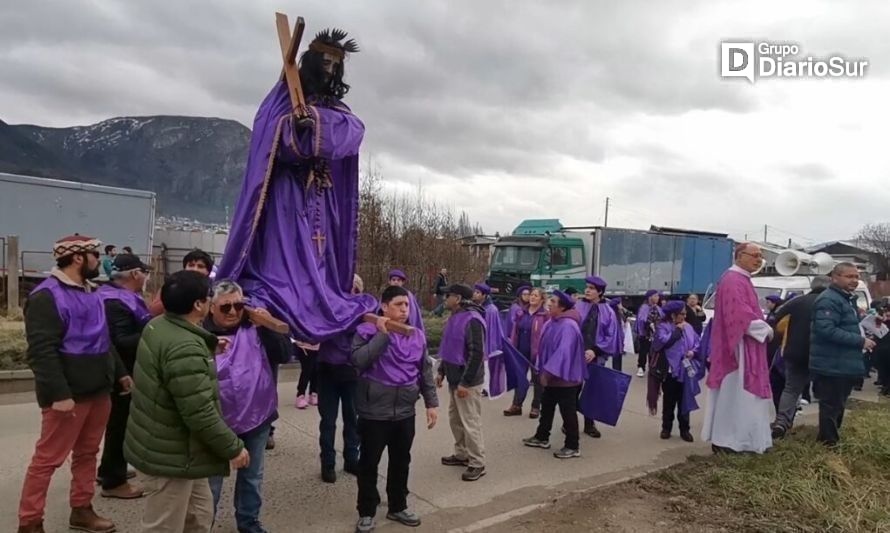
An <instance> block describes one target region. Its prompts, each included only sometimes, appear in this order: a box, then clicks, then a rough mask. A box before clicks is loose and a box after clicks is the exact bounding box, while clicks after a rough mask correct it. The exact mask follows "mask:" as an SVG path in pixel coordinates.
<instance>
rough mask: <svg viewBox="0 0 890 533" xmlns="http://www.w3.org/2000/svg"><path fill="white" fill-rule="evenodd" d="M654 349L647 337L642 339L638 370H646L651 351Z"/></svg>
mask: <svg viewBox="0 0 890 533" xmlns="http://www.w3.org/2000/svg"><path fill="white" fill-rule="evenodd" d="M651 348H652V341H651V340H649V339H647V338H646V337H640V353H639V354H638V355H637V368H642V369H643V370H646V361H648V360H649V350H650V349H651Z"/></svg>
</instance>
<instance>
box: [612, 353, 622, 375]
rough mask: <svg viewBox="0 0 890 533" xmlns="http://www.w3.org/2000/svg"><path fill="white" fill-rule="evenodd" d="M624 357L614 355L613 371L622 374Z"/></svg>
mask: <svg viewBox="0 0 890 533" xmlns="http://www.w3.org/2000/svg"><path fill="white" fill-rule="evenodd" d="M623 357H624V355H613V356H612V370H617V371H619V372H621V359H622V358H623Z"/></svg>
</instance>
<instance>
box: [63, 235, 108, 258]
mask: <svg viewBox="0 0 890 533" xmlns="http://www.w3.org/2000/svg"><path fill="white" fill-rule="evenodd" d="M101 246H102V242H101V241H100V240H99V239H94V238H93V237H87V236H86V235H81V234H79V233H75V234H74V235H69V236H67V237H62V238H61V239H59V240H58V241H56V243H55V244H54V245H53V258H55V259H61V258H63V257H66V256H69V255H74V254H85V253H90V252H98V251H99V248H100V247H101Z"/></svg>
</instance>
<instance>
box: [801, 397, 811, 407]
mask: <svg viewBox="0 0 890 533" xmlns="http://www.w3.org/2000/svg"><path fill="white" fill-rule="evenodd" d="M799 403H800V405H810V402H808V401H807V400H805V399H804V398H801V399H800V402H799Z"/></svg>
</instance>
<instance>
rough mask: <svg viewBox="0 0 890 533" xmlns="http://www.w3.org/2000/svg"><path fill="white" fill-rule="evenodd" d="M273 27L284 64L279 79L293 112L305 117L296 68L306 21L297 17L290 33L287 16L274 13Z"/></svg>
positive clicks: (301, 87) (304, 107)
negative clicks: (283, 81) (288, 97)
mask: <svg viewBox="0 0 890 533" xmlns="http://www.w3.org/2000/svg"><path fill="white" fill-rule="evenodd" d="M275 26H276V28H277V29H278V44H279V45H280V46H281V59H282V61H283V62H284V67H283V68H282V70H281V79H284V80H285V81H287V88H288V89H289V90H288V93H289V94H290V103H291V105H292V106H293V108H294V112H295V113H296V114H297V115H299V116H305V114H306V99H305V98H304V97H303V84H302V83H301V82H300V70H299V69H298V68H297V50H298V49H299V48H300V41H301V40H302V39H303V30H304V29H305V28H306V21H305V20H303V17H297V25H296V27H294V31H293V33H291V30H290V23H289V22H288V21H287V15H285V14H284V13H275Z"/></svg>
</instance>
